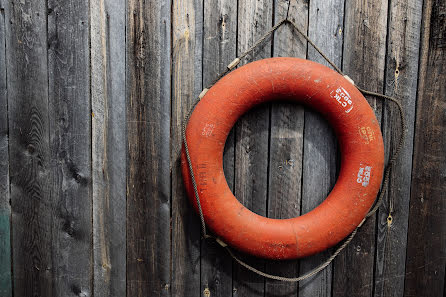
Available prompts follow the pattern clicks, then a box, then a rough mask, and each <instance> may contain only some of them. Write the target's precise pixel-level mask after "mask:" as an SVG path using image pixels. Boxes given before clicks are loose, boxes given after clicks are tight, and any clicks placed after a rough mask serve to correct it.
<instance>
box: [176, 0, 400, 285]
mask: <svg viewBox="0 0 446 297" xmlns="http://www.w3.org/2000/svg"><path fill="white" fill-rule="evenodd" d="M288 11H289V5H288V10H287V16H286V18H284V19H283V20H281V21H280V22H279V23H277V24H276V25H275V26H273V27H272V28H271V29H270V30H268V31H267V32H266V33H265V34H264V35H263V36H262V37H261V38H260V39H259V40H258V41H257V42H256V43H254V45H253V46H251V47H250V48H249V49H248V50H246V51H245V52H244V53H242V54H241V55H240V56H239V57H237V58H236V59H234V60H233V61H232V62H231V63H230V64H229V65H228V66H227V68H226V69H225V70H224V71H223V72H222V73H221V74H220V75H219V76H218V77H217V78H216V79H215V80H214V81H213V82H212V83H211V84H210V85H209V86H208V87H207V88H205V89H203V91H202V92H201V94H200V95H199V96H198V98H197V100H196V101H195V103H194V104H193V105H192V107H191V108H190V110H189V112H188V113H187V115H186V117H185V119H184V122H183V126H182V134H183V135H182V139H183V145H184V151H185V153H186V158H187V163H188V167H189V172H190V176H191V180H192V185H193V189H194V195H195V199H196V202H197V208H198V213H199V215H200V220H201V229H202V233H203V237H204V238H212V239H214V240H215V241H217V242H218V243H219V244H220V245H221V246H222V247H224V248H225V249H226V251H227V252H228V253H229V255H230V256H231V257H232V258H233V259H234V260H235V261H236V262H237V263H239V264H240V265H241V266H243V267H245V268H246V269H248V270H250V271H252V272H254V273H256V274H258V275H260V276H263V277H266V278H269V279H274V280H279V281H286V282H299V281H301V280H304V279H307V278H310V277H312V276H314V275H316V274H317V273H319V272H320V271H322V270H323V269H324V268H326V267H327V266H328V265H330V263H331V262H332V261H333V260H334V259H335V258H336V257H337V256H338V255H339V254H340V253H341V251H342V250H344V249H345V248H346V247H347V246H348V244H349V243H350V242H351V241H352V240H353V238H354V237H355V235H356V233H357V232H358V229H359V228H360V227H361V226H362V225H363V224H364V222H365V221H366V219H367V218H368V217H370V216H372V215H374V214H375V213H376V211H377V210H378V209H379V207H380V206H381V204H382V202H383V198H384V194H385V193H386V191H387V189H388V187H389V178H390V171H391V169H392V167H393V165H394V163H395V161H396V159H397V158H398V155H399V153H400V152H401V149H402V147H403V145H404V141H405V137H406V123H405V118H404V112H403V107H402V105H401V103H400V101H398V100H397V99H395V98H393V97H390V96H387V95H383V94H379V93H376V92H372V91H368V90H365V89H362V88H360V87H358V86H357V85H356V84H355V83H354V82H353V80H351V79H350V78H349V77H348V76H346V75H345V74H344V73H343V72H342V70H341V69H340V68H339V67H337V66H336V65H335V64H334V63H333V61H331V60H330V58H328V57H327V56H326V55H325V54H324V53H323V52H322V50H321V49H320V48H319V47H318V46H317V45H315V44H314V43H313V41H311V39H310V38H309V37H308V36H307V35H306V34H305V33H304V32H303V31H302V30H300V29H299V27H298V26H297V25H296V24H295V23H294V22H293V21H291V20H289V19H288ZM283 24H290V25H291V26H292V27H293V28H294V29H295V30H296V31H297V32H298V33H299V34H300V35H302V36H303V38H305V40H306V41H307V42H308V43H309V44H310V45H311V46H312V47H313V48H314V49H315V50H316V51H317V52H318V53H319V54H320V55H321V56H322V57H323V58H324V59H325V61H327V63H329V64H330V65H331V66H332V67H333V68H334V69H335V70H336V71H337V72H338V73H339V74H341V75H343V76H344V77H345V78H346V79H347V80H349V81H350V82H351V83H352V84H353V85H354V86H355V87H356V88H357V89H358V90H359V91H360V92H361V93H362V94H364V95H369V96H374V97H378V98H381V99H385V100H389V101H390V102H392V103H394V104H395V105H396V106H397V108H398V111H399V115H400V124H401V137H400V139H399V142H398V145H397V147H396V149H395V151H394V152H393V154H392V156H391V157H390V159H389V162H388V163H387V166H386V169H385V171H384V180H383V183H382V188H381V192H380V193H379V195H378V198H377V199H376V201H375V204H374V206H373V207H372V208H371V210H370V211H369V212H368V213H367V215H366V216H365V218H364V219H363V220H362V221H361V223H359V225H358V226H357V227H356V228H355V230H353V232H352V233H351V234H350V235H349V236H348V237H347V239H345V240H344V242H343V243H342V244H341V245H340V246H339V247H338V248H337V249H336V250H335V252H334V253H333V254H332V255H331V256H330V257H329V258H328V259H327V260H326V261H325V262H323V263H322V264H320V265H319V266H317V267H316V268H314V269H312V270H310V271H309V272H307V273H306V274H304V275H302V276H299V277H283V276H277V275H272V274H268V273H265V272H263V271H260V270H258V269H256V268H254V267H252V266H250V265H249V264H247V263H246V262H244V261H242V260H241V259H240V258H239V257H237V256H236V255H235V254H234V252H233V251H232V250H231V248H230V247H229V246H228V245H227V244H226V243H224V242H223V241H222V240H221V239H220V238H218V237H215V236H213V235H210V234H208V233H207V230H206V222H205V220H204V215H203V210H202V208H201V203H200V196H199V194H198V188H197V183H196V181H195V176H194V171H193V168H192V162H191V159H190V154H189V148H188V146H187V139H186V125H187V123H188V122H189V118H190V115H191V114H192V111H193V110H194V108H195V106H196V105H197V104H198V102H199V101H200V100H201V98H203V96H204V95H205V94H206V92H207V91H208V90H209V89H210V88H211V87H212V86H213V85H214V84H215V83H216V82H217V81H218V80H220V79H221V78H222V77H223V76H225V75H226V74H228V73H229V72H231V71H232V70H233V69H234V68H235V67H236V66H237V65H238V64H239V63H240V60H241V59H243V58H244V57H246V56H247V55H248V54H250V53H251V52H252V51H253V50H254V49H255V48H256V47H258V46H259V45H260V44H261V43H262V42H263V41H265V39H267V38H268V36H269V35H271V34H273V33H274V32H275V31H276V30H277V29H278V28H280V27H281V26H282V25H283ZM392 212H393V205H391V207H390V208H389V216H388V218H387V220H388V221H390V222H391V221H392Z"/></svg>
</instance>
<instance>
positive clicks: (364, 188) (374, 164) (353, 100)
mask: <svg viewBox="0 0 446 297" xmlns="http://www.w3.org/2000/svg"><path fill="white" fill-rule="evenodd" d="M284 99H285V100H291V101H296V102H298V103H301V104H305V105H307V106H309V107H311V108H314V109H316V110H317V111H319V112H320V113H322V115H323V116H325V118H326V119H328V121H329V123H330V124H331V125H332V127H333V128H334V130H335V132H336V136H337V138H338V141H339V145H340V150H341V154H342V158H341V169H340V173H339V177H338V179H337V182H336V184H335V186H334V188H333V190H332V191H331V192H330V194H329V195H328V197H327V198H326V199H325V200H324V202H323V203H321V204H320V205H319V206H318V207H316V208H315V209H313V210H312V211H310V212H309V213H307V214H304V215H302V216H299V217H296V218H291V219H271V218H266V217H263V216H260V215H257V214H255V213H253V212H252V211H250V210H248V209H247V208H246V207H244V206H243V205H242V204H241V203H240V202H239V201H238V200H237V199H236V198H235V197H234V195H233V194H232V192H231V190H230V189H229V186H228V184H227V182H226V179H225V176H224V173H223V149H224V146H225V142H226V138H227V136H228V133H229V131H230V130H231V127H232V126H233V125H234V124H235V122H236V121H237V119H238V118H239V117H240V116H241V115H242V114H244V113H245V112H246V111H248V110H249V109H250V108H252V107H253V106H254V105H257V104H260V103H263V102H267V101H273V100H284ZM186 138H187V143H188V148H189V153H190V159H191V163H192V168H193V171H194V176H195V179H196V182H197V187H198V192H199V197H200V204H201V207H202V212H203V216H204V220H205V222H206V226H208V227H209V228H210V229H211V230H212V231H213V232H214V233H215V234H216V235H217V236H218V237H219V238H220V239H221V240H222V241H224V242H225V243H226V244H228V245H229V246H232V247H234V248H236V249H238V250H239V251H242V252H245V253H248V254H252V255H255V256H258V257H262V258H269V259H295V258H301V257H306V256H309V255H312V254H315V253H318V252H320V251H323V250H325V249H327V248H329V247H332V246H334V245H336V244H337V243H339V242H340V241H341V240H342V239H343V238H345V237H346V236H347V235H348V234H350V233H351V232H352V231H353V230H354V229H355V227H357V226H358V224H359V223H360V222H361V221H362V220H363V218H364V217H365V215H366V214H367V212H368V210H369V209H370V208H371V206H372V204H373V202H374V200H375V198H376V195H377V193H378V190H379V187H380V184H381V181H382V177H383V169H384V145H383V140H382V135H381V130H380V127H379V124H378V121H377V119H376V117H375V114H374V112H373V110H372V108H371V107H370V105H369V104H368V103H367V101H366V99H365V98H364V97H363V95H362V94H361V93H360V92H359V91H358V90H357V89H356V88H355V87H354V86H353V85H352V84H351V82H349V81H348V80H347V79H345V78H344V77H343V76H341V75H340V74H338V73H336V72H335V71H333V70H331V69H329V68H327V67H325V66H323V65H320V64H318V63H315V62H311V61H308V60H302V59H298V58H270V59H264V60H260V61H257V62H253V63H249V64H247V65H245V66H242V67H240V68H239V69H237V70H235V71H233V72H231V73H229V74H228V75H226V76H225V77H223V78H222V79H220V80H219V81H218V82H217V83H216V84H215V85H214V86H212V88H210V89H209V90H208V91H207V93H206V94H205V96H204V97H203V98H202V100H201V101H200V102H199V103H198V104H197V106H196V107H195V109H194V111H193V113H192V115H191V117H190V120H189V122H188V124H187V128H186ZM182 172H183V178H184V182H185V187H186V191H187V194H188V196H189V198H190V201H191V202H192V204H193V205H194V206H195V208H197V205H196V200H195V197H194V190H193V187H192V183H191V177H190V173H189V169H188V163H187V159H186V156H185V152H184V146H183V151H182ZM321 178H324V177H323V176H321ZM284 199H286V197H284Z"/></svg>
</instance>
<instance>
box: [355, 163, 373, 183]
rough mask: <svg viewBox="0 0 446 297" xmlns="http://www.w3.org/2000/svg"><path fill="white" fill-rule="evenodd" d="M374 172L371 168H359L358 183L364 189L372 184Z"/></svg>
mask: <svg viewBox="0 0 446 297" xmlns="http://www.w3.org/2000/svg"><path fill="white" fill-rule="evenodd" d="M371 171H372V167H371V166H364V167H359V171H358V178H357V179H356V182H357V183H358V184H362V186H363V187H367V186H368V185H369V182H370V172H371Z"/></svg>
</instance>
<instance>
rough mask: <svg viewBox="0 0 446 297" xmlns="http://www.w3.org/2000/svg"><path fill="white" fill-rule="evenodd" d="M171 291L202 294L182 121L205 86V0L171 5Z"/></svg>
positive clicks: (198, 241) (196, 224) (197, 226)
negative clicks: (183, 160)
mask: <svg viewBox="0 0 446 297" xmlns="http://www.w3.org/2000/svg"><path fill="white" fill-rule="evenodd" d="M172 9H173V11H172V38H173V40H172V44H173V47H172V48H173V49H172V50H173V52H172V58H173V61H172V121H171V125H172V126H171V133H172V135H171V141H172V143H171V146H170V147H171V157H170V160H171V166H172V276H171V277H172V295H173V296H199V295H200V294H202V292H201V290H200V266H201V265H200V244H201V234H200V230H201V229H200V223H199V219H198V215H197V214H196V213H195V211H194V210H193V209H192V207H191V205H190V203H189V201H188V198H187V197H186V193H185V191H184V185H183V178H182V175H181V160H180V152H181V145H182V141H181V125H182V122H183V119H184V116H185V115H186V113H187V112H188V110H189V108H190V107H191V105H192V103H193V102H194V101H195V99H196V97H197V96H198V95H199V94H200V92H201V90H202V88H203V86H202V49H203V44H202V42H203V35H202V34H203V32H202V30H203V6H202V1H199V0H189V1H184V2H180V1H173V6H172Z"/></svg>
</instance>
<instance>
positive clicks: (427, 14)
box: [404, 0, 446, 296]
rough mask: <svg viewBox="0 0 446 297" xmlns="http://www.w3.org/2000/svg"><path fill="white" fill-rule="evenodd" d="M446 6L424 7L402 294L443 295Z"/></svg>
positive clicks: (434, 2)
mask: <svg viewBox="0 0 446 297" xmlns="http://www.w3.org/2000/svg"><path fill="white" fill-rule="evenodd" d="M445 17H446V4H445V2H444V1H437V0H427V1H425V2H424V8H423V24H422V31H421V32H422V37H421V38H422V39H421V40H422V41H421V55H420V72H419V76H420V77H419V85H418V102H417V115H416V123H415V127H416V128H415V143H414V155H413V170H412V188H411V190H412V191H411V199H410V212H409V213H410V219H409V234H408V242H407V260H406V282H405V291H404V296H444V294H445V292H444V290H445V267H446V224H445V222H446V199H445V195H444V193H445V191H446V179H445V174H444V173H445V171H446V156H445V153H444V148H445V147H446V139H445V137H444V131H445V129H446V117H445V115H446V113H445V97H446V84H445V81H446V51H445V44H446V34H445V32H446V20H445Z"/></svg>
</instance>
